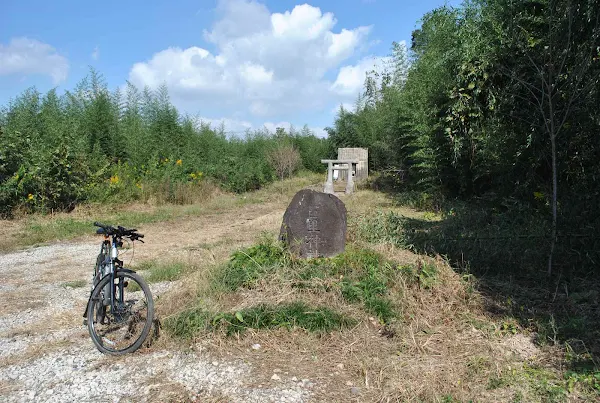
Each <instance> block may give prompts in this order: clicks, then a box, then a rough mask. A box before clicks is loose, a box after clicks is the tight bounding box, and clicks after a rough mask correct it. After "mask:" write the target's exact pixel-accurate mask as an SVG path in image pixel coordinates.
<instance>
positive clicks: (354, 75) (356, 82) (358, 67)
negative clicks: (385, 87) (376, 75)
mask: <svg viewBox="0 0 600 403" xmlns="http://www.w3.org/2000/svg"><path fill="white" fill-rule="evenodd" d="M388 62H389V58H388V57H374V58H365V59H363V60H361V61H360V62H359V63H358V64H355V65H351V66H344V67H342V68H341V69H340V71H339V73H338V76H337V78H336V80H335V82H334V83H333V85H332V86H331V90H332V91H334V92H336V93H338V94H340V95H346V96H350V95H356V94H358V93H359V92H360V90H361V89H362V88H363V86H364V83H365V78H366V75H367V73H368V72H370V71H373V70H375V71H377V72H382V71H383V70H384V69H385V64H386V63H388Z"/></svg>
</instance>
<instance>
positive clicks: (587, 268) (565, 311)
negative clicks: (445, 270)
mask: <svg viewBox="0 0 600 403" xmlns="http://www.w3.org/2000/svg"><path fill="white" fill-rule="evenodd" d="M510 207H511V206H508V207H503V206H500V207H498V208H489V207H486V208H483V207H477V206H474V205H463V206H457V207H454V208H453V209H449V210H448V211H447V212H445V213H444V214H443V216H442V218H441V219H440V218H439V216H438V217H432V218H430V219H426V218H425V219H415V218H408V217H404V216H401V215H398V214H394V213H381V214H379V215H378V216H376V217H374V218H372V219H370V221H367V222H366V225H365V230H364V235H366V236H367V237H369V236H372V237H374V238H378V239H379V240H381V239H382V238H385V239H383V240H385V241H388V242H392V243H395V244H396V245H397V246H400V247H404V248H409V249H412V250H413V251H414V252H417V253H424V254H429V255H434V254H440V255H442V256H444V257H446V258H447V259H448V260H449V261H450V263H451V264H452V266H453V267H456V268H457V270H460V271H462V272H465V273H468V274H472V275H474V276H475V277H476V278H477V280H478V284H479V288H480V291H481V292H482V293H483V295H484V296H485V298H486V305H487V306H486V307H487V310H488V311H489V312H490V313H491V314H492V315H494V316H496V317H498V318H499V319H500V320H501V321H502V323H504V324H505V326H507V328H509V329H508V330H509V331H510V330H511V329H510V327H511V326H514V327H515V329H512V330H514V331H516V330H517V329H518V328H519V327H520V328H523V329H527V330H529V331H532V332H534V334H535V335H536V341H537V343H538V344H540V345H548V344H551V345H560V346H562V347H564V350H565V352H566V357H565V358H566V361H567V363H568V365H569V369H570V370H573V371H577V372H579V371H581V372H586V371H599V370H600V367H599V365H598V364H599V363H600V304H599V300H600V282H599V281H598V277H597V271H598V270H597V269H596V268H595V265H594V262H600V256H598V255H599V254H600V242H599V241H598V240H584V239H579V238H576V237H575V238H570V237H566V236H563V237H561V238H559V242H558V245H557V248H556V252H555V259H554V265H553V273H552V276H550V277H548V275H547V262H548V252H549V250H550V242H549V240H548V236H547V234H548V233H549V231H548V226H547V225H548V224H547V220H546V219H545V218H544V217H541V216H537V217H536V216H535V215H532V214H531V212H525V211H519V210H518V209H515V207H514V206H513V208H510ZM372 240H374V239H372Z"/></svg>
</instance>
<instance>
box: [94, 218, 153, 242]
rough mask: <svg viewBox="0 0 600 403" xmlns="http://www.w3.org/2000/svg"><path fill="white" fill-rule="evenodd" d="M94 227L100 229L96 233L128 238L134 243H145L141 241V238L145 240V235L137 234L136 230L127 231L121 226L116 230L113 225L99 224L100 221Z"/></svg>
mask: <svg viewBox="0 0 600 403" xmlns="http://www.w3.org/2000/svg"><path fill="white" fill-rule="evenodd" d="M94 226H96V227H100V229H99V230H98V231H96V232H97V233H98V234H103V235H115V236H119V237H123V236H125V237H128V238H129V239H131V240H132V241H140V242H144V241H142V240H141V238H143V237H144V235H143V234H140V233H137V232H136V231H137V229H135V228H132V229H127V228H124V227H121V226H120V225H119V226H118V227H117V228H115V227H113V226H111V225H106V224H102V223H99V222H98V221H95V222H94Z"/></svg>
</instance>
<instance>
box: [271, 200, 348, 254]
mask: <svg viewBox="0 0 600 403" xmlns="http://www.w3.org/2000/svg"><path fill="white" fill-rule="evenodd" d="M279 239H280V240H282V241H284V242H285V243H286V244H287V245H288V247H289V248H290V251H292V253H295V254H296V255H298V256H300V257H302V258H314V257H332V256H335V255H338V254H340V253H342V252H344V249H345V246H346V206H345V205H344V203H342V201H341V200H340V199H338V198H337V197H336V196H335V195H332V194H327V193H321V192H316V191H314V190H310V189H303V190H301V191H299V192H298V193H296V195H295V196H294V198H293V199H292V201H291V203H290V205H289V206H288V208H287V210H286V211H285V214H284V215H283V223H282V224H281V231H280V233H279Z"/></svg>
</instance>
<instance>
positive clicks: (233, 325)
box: [165, 301, 356, 338]
mask: <svg viewBox="0 0 600 403" xmlns="http://www.w3.org/2000/svg"><path fill="white" fill-rule="evenodd" d="M355 323H356V321H355V320H354V319H352V318H349V317H347V316H345V315H342V314H340V313H338V312H335V311H333V310H331V309H329V308H326V307H311V306H308V305H307V304H305V303H304V302H300V301H296V302H292V303H286V304H279V305H268V304H260V305H257V306H254V307H250V308H246V309H243V310H240V311H237V312H222V313H218V314H211V313H209V312H207V311H205V310H202V309H200V308H196V309H192V310H188V311H185V312H182V313H181V314H179V315H178V316H176V317H173V318H169V319H167V320H166V321H165V328H166V329H167V330H168V331H169V332H171V333H172V334H173V335H175V336H178V337H183V338H190V337H192V336H194V335H196V334H198V333H199V332H201V331H207V330H218V329H224V330H225V332H226V334H227V335H233V334H240V333H243V332H244V330H246V329H249V328H251V329H275V328H280V327H283V328H287V329H294V328H300V329H305V330H307V331H309V332H316V333H327V332H331V331H333V330H337V329H342V328H347V327H349V326H352V325H354V324H355Z"/></svg>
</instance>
